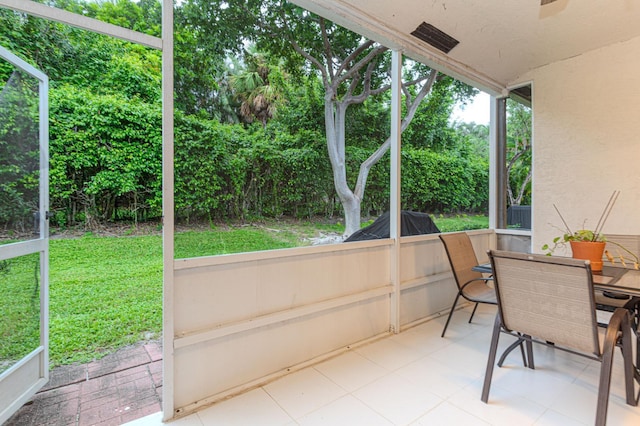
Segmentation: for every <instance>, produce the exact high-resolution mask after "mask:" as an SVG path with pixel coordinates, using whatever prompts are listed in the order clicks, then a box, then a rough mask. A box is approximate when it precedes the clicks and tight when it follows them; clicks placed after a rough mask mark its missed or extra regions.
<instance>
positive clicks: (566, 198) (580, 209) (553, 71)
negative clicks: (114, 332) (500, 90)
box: [521, 38, 640, 254]
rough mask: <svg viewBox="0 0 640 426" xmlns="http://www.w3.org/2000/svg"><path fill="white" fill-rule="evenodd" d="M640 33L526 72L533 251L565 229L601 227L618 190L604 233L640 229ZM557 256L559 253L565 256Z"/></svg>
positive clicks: (619, 232)
mask: <svg viewBox="0 0 640 426" xmlns="http://www.w3.org/2000/svg"><path fill="white" fill-rule="evenodd" d="M639 51H640V38H635V39H632V40H629V41H627V42H624V43H618V44H615V45H612V46H608V47H606V48H602V49H598V50H595V51H592V52H588V53H586V54H583V55H580V56H577V57H574V58H572V59H570V60H566V61H562V62H558V63H554V64H550V65H548V66H545V67H542V68H539V69H536V70H534V71H532V72H531V73H530V74H528V75H526V76H523V78H522V79H521V81H531V82H532V86H533V133H534V134H533V163H534V164H533V168H534V173H533V215H532V219H533V225H532V226H533V235H532V251H534V252H540V251H541V246H542V245H543V244H545V243H550V242H551V241H552V239H553V238H554V237H555V236H558V235H560V234H561V233H562V232H561V231H560V230H558V229H557V228H556V227H558V228H563V226H562V221H561V220H560V218H559V217H558V215H557V213H556V211H555V210H554V208H553V204H556V205H557V207H558V209H559V210H560V211H561V213H562V214H563V216H564V218H565V219H566V221H567V223H568V225H569V226H570V227H571V228H572V230H576V229H582V228H589V229H593V228H595V226H596V224H597V222H598V220H599V218H600V215H601V213H602V211H603V209H604V208H605V205H606V203H607V201H608V199H609V197H610V195H611V193H612V192H613V191H614V190H620V191H621V193H620V197H619V198H618V201H617V203H616V205H615V207H614V209H613V211H612V212H611V215H610V216H609V219H608V221H607V223H606V225H605V227H604V229H603V232H604V233H605V234H640V220H639V219H640V215H639V212H640V136H639V135H640V55H638V54H637V52H639ZM564 253H567V252H563V253H558V254H564Z"/></svg>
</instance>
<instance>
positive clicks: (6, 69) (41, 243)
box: [0, 46, 49, 424]
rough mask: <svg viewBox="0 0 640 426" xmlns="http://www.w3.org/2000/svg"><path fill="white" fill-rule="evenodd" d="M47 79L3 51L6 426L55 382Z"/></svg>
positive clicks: (0, 356) (0, 281)
mask: <svg viewBox="0 0 640 426" xmlns="http://www.w3.org/2000/svg"><path fill="white" fill-rule="evenodd" d="M48 133H49V131H48V79H47V76H46V75H45V74H43V73H42V72H40V71H38V70H37V69H35V68H34V67H33V66H31V65H29V64H28V63H26V62H24V61H23V60H21V59H20V58H18V57H17V56H15V55H14V54H12V53H11V52H9V51H8V50H6V49H4V48H3V47H1V46H0V424H2V423H3V422H5V421H6V420H7V419H8V418H9V417H11V415H12V414H13V413H14V412H15V411H17V410H18V409H19V408H20V407H21V406H22V405H23V404H24V403H25V402H27V401H28V400H29V398H31V397H32V396H33V394H35V393H36V392H37V391H38V390H39V389H40V388H41V387H42V386H44V384H45V383H46V382H47V381H48V379H49V351H48V346H49V342H48V304H49V303H48V302H49V301H48V295H49V292H48V289H49V287H48V276H49V274H48V256H49V247H48V245H49V244H48V232H49V229H48V221H47V211H48V207H49V206H48V205H49V188H48V161H49V159H48Z"/></svg>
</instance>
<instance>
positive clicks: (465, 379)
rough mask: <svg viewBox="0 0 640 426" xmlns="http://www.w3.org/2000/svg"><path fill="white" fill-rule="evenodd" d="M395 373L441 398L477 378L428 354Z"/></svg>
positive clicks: (446, 396)
mask: <svg viewBox="0 0 640 426" xmlns="http://www.w3.org/2000/svg"><path fill="white" fill-rule="evenodd" d="M396 373H397V374H398V375H400V376H402V377H404V378H406V379H407V380H409V381H411V382H413V383H415V384H416V385H418V386H423V387H425V388H428V389H429V391H430V392H432V393H434V394H435V395H437V396H439V397H441V398H448V397H449V396H451V395H452V394H454V393H456V392H458V391H460V390H461V389H463V388H465V387H466V386H468V385H469V384H471V383H472V382H474V381H475V380H477V377H476V375H469V374H467V373H465V372H464V371H462V370H461V369H459V368H451V367H449V366H448V365H445V364H443V363H441V362H440V361H438V360H435V359H433V358H431V357H428V356H427V357H423V358H420V359H419V360H417V361H415V362H412V363H411V364H409V365H407V366H405V367H402V368H400V369H398V370H397V371H396Z"/></svg>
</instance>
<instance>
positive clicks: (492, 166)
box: [488, 96, 498, 229]
mask: <svg viewBox="0 0 640 426" xmlns="http://www.w3.org/2000/svg"><path fill="white" fill-rule="evenodd" d="M490 102H491V106H490V109H489V111H490V113H489V114H490V115H489V117H490V119H489V120H490V121H489V206H488V207H489V229H496V228H497V224H498V221H497V212H498V195H497V190H498V188H497V182H498V178H497V176H498V170H497V168H496V165H497V164H496V163H497V151H496V149H497V146H498V143H497V140H498V137H497V135H498V129H497V121H496V119H497V102H496V97H495V96H491V100H490Z"/></svg>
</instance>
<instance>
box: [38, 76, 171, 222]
mask: <svg viewBox="0 0 640 426" xmlns="http://www.w3.org/2000/svg"><path fill="white" fill-rule="evenodd" d="M61 89H62V90H57V91H52V93H51V95H52V96H51V131H50V133H51V134H50V152H51V162H50V188H51V205H52V209H53V210H62V211H64V212H65V214H66V220H65V222H66V223H74V222H77V221H78V220H79V218H78V217H77V215H78V213H82V214H83V215H84V220H85V221H90V218H93V217H95V218H97V219H100V220H113V219H117V218H118V214H119V212H118V208H119V206H124V207H125V209H128V210H129V211H130V213H129V214H127V216H128V217H127V218H128V219H131V218H133V219H138V218H140V219H146V218H152V217H158V216H160V215H161V205H162V192H161V179H160V177H161V176H162V154H161V147H162V136H161V122H162V121H161V111H160V108H159V106H157V105H149V104H145V103H143V102H140V101H136V100H127V99H126V98H124V97H121V96H117V95H104V96H100V95H94V94H93V93H91V92H89V91H86V90H78V89H76V88H74V87H73V86H65V87H63V88H61Z"/></svg>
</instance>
